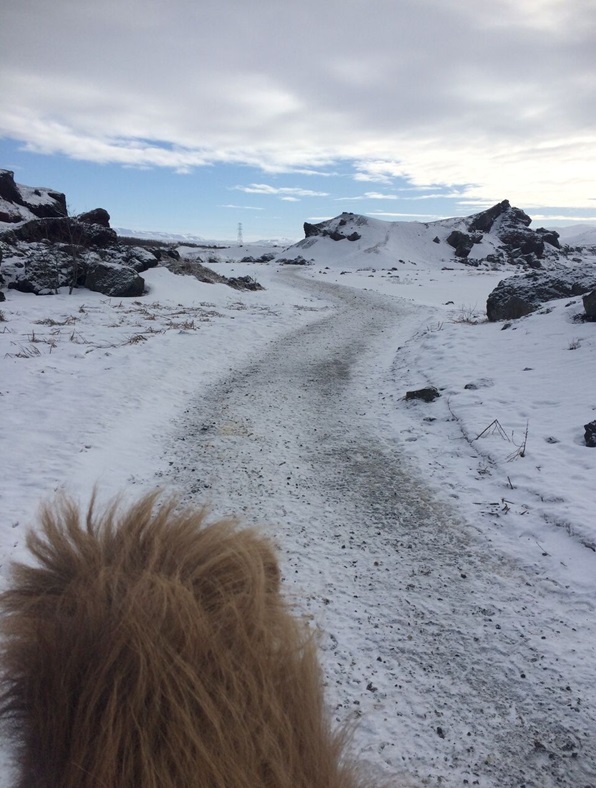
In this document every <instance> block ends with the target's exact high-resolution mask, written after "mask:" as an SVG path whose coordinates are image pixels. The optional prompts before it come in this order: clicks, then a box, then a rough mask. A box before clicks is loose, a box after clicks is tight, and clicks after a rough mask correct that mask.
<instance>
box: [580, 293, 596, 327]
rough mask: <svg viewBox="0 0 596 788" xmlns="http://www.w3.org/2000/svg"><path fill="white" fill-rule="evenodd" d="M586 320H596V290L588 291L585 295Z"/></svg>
mask: <svg viewBox="0 0 596 788" xmlns="http://www.w3.org/2000/svg"><path fill="white" fill-rule="evenodd" d="M582 300H583V302H584V309H585V310H586V320H590V321H596V290H592V291H591V292H590V293H586V294H585V296H584V297H583V299H582Z"/></svg>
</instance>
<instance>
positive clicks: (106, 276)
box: [84, 262, 145, 298]
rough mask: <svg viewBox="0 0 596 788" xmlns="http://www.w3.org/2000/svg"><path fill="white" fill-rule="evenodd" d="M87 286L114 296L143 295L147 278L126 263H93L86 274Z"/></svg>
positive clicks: (129, 296)
mask: <svg viewBox="0 0 596 788" xmlns="http://www.w3.org/2000/svg"><path fill="white" fill-rule="evenodd" d="M84 284H85V287H86V288H88V289H89V290H94V291H95V292H98V293H103V294H104V295H107V296H113V297H114V298H131V297H136V296H141V295H143V293H144V291H145V280H144V279H143V277H142V276H139V275H138V274H137V272H136V271H135V270H134V269H132V268H129V267H128V266H126V265H117V264H116V263H108V262H96V263H91V264H90V265H89V266H88V268H87V272H86V276H85V282H84Z"/></svg>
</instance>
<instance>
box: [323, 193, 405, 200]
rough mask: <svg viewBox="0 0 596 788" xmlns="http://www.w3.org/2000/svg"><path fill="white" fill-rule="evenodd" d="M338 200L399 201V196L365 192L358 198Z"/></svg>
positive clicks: (340, 198) (341, 198)
mask: <svg viewBox="0 0 596 788" xmlns="http://www.w3.org/2000/svg"><path fill="white" fill-rule="evenodd" d="M337 199H338V200H399V197H398V196H397V194H381V192H365V193H364V194H359V195H358V196H357V197H338V198H337Z"/></svg>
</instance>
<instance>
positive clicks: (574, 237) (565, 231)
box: [553, 224, 596, 246]
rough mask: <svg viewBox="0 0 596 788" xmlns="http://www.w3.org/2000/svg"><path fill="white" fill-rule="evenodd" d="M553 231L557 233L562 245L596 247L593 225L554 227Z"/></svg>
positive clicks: (595, 229)
mask: <svg viewBox="0 0 596 788" xmlns="http://www.w3.org/2000/svg"><path fill="white" fill-rule="evenodd" d="M553 229H555V230H556V231H557V232H558V233H559V237H560V241H561V243H562V244H569V246H596V226H595V225H593V224H573V225H570V226H569V227H555V228H553Z"/></svg>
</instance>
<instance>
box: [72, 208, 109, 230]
mask: <svg viewBox="0 0 596 788" xmlns="http://www.w3.org/2000/svg"><path fill="white" fill-rule="evenodd" d="M76 218H77V221H79V222H85V224H99V225H100V226H101V227H109V226H110V214H109V213H108V212H107V211H106V209H105V208H94V209H93V210H92V211H86V212H85V213H80V214H79V215H78V216H77V217H76Z"/></svg>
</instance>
